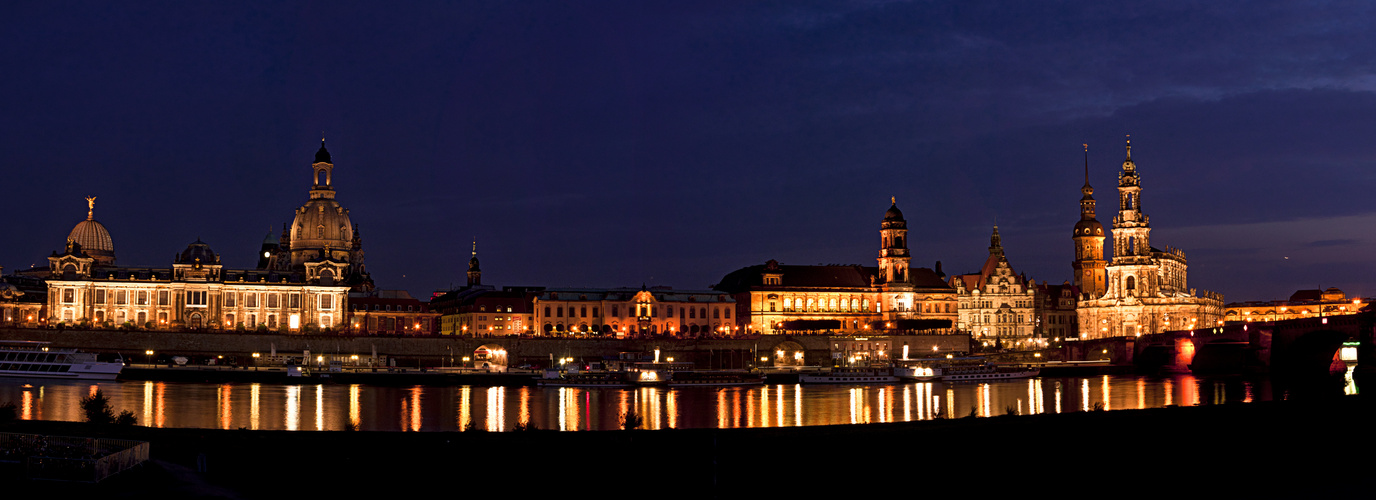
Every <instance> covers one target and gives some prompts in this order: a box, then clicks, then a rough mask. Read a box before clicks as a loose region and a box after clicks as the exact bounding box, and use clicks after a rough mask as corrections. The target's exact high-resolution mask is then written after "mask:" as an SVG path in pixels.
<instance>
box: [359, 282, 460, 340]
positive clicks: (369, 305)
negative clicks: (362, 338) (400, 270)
mask: <svg viewBox="0 0 1376 500" xmlns="http://www.w3.org/2000/svg"><path fill="white" fill-rule="evenodd" d="M439 317H440V314H439V313H437V312H433V311H431V310H430V304H428V303H425V302H421V301H420V300H419V299H416V298H415V297H412V296H411V294H410V293H408V292H406V291H405V290H376V291H373V292H355V293H351V294H349V320H348V324H349V330H350V331H352V332H354V333H361V334H365V335H431V334H434V333H435V332H436V331H437V329H438V326H439V321H438V320H439Z"/></svg>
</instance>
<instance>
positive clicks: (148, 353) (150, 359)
mask: <svg viewBox="0 0 1376 500" xmlns="http://www.w3.org/2000/svg"><path fill="white" fill-rule="evenodd" d="M143 355H144V356H147V357H148V365H149V366H152V365H153V350H152V349H149V350H147V351H143Z"/></svg>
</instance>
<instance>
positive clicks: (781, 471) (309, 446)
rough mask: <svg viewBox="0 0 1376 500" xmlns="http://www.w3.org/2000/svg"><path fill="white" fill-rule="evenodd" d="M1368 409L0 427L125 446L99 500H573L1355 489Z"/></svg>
mask: <svg viewBox="0 0 1376 500" xmlns="http://www.w3.org/2000/svg"><path fill="white" fill-rule="evenodd" d="M1373 416H1376V411H1373V407H1372V405H1371V404H1370V403H1369V402H1368V401H1365V400H1363V399H1360V398H1359V397H1347V398H1340V399H1336V400H1333V401H1325V402H1313V401H1309V402H1305V403H1304V404H1303V405H1299V404H1294V403H1251V404H1231V405H1219V406H1201V407H1187V408H1178V407H1173V408H1158V409H1146V410H1119V411H1106V412H1076V413H1067V414H1051V415H1030V416H1009V417H992V418H961V419H948V420H937V421H923V422H907V423H894V424H865V425H836V426H817V427H792V428H768V429H723V430H717V429H684V430H667V431H594V432H555V431H524V432H506V433H488V432H436V433H398V432H357V431H353V432H351V431H338V432H289V431H246V430H209V429H156V428H146V427H137V426H136V427H126V428H95V427H92V426H89V425H86V424H77V423H67V422H48V421H43V422H39V421H18V422H10V423H5V424H0V432H23V433H39V434H50V435H74V436H95V437H117V438H123V439H137V440H144V441H149V442H150V443H152V447H151V456H152V459H153V463H151V464H150V465H149V466H147V467H144V468H143V469H142V470H137V471H134V472H132V473H128V474H126V475H123V476H122V477H116V478H115V479H112V480H110V481H107V482H106V483H102V484H100V485H97V486H73V485H55V484H53V483H43V484H33V483H28V484H26V486H29V487H35V488H40V489H42V490H45V491H46V490H51V489H54V488H56V491H68V492H71V493H74V494H79V493H83V492H91V493H98V494H100V495H101V496H102V497H111V496H113V497H128V498H134V497H137V498H148V497H155V498H156V497H163V498H166V497H179V498H190V497H196V498H202V497H220V498H276V497H291V496H309V497H320V496H324V497H341V498H357V497H361V496H365V495H375V494H376V495H389V496H395V495H397V494H406V495H420V494H422V493H425V494H427V495H428V494H434V495H444V496H484V497H487V496H496V497H504V496H524V495H527V494H537V493H538V494H546V493H555V494H559V495H560V496H569V497H574V498H581V497H589V498H601V497H609V496H618V497H621V496H636V497H639V496H652V497H690V498H714V497H722V498H728V497H740V496H762V495H767V496H769V497H775V496H779V495H784V494H796V493H802V494H803V495H804V496H805V497H807V498H812V497H817V496H820V495H822V494H823V493H824V492H831V491H837V492H844V493H848V494H849V495H850V496H854V495H860V494H863V492H867V491H868V492H872V493H873V495H872V496H893V495H895V494H901V495H904V496H918V495H930V494H964V495H974V496H979V497H983V496H987V495H991V494H1019V495H1029V496H1033V497H1040V496H1043V495H1046V494H1050V495H1055V496H1071V497H1081V496H1086V497H1088V496H1103V495H1118V494H1127V495H1131V496H1133V497H1138V496H1143V495H1148V494H1172V495H1178V494H1185V495H1190V496H1197V495H1200V494H1209V493H1219V494H1227V495H1228V496H1229V497H1236V496H1239V495H1244V494H1260V495H1261V496H1262V497H1276V496H1285V495H1294V494H1303V495H1304V496H1305V497H1313V496H1315V495H1316V494H1322V493H1326V492H1366V491H1368V487H1367V484H1366V482H1367V475H1366V473H1365V471H1366V469H1367V464H1368V461H1367V460H1366V458H1365V457H1367V456H1369V454H1370V453H1371V451H1372V446H1373V444H1376V439H1373V436H1374V435H1376V432H1373V431H1372V430H1370V427H1369V425H1368V422H1370V421H1371V418H1372V417H1373Z"/></svg>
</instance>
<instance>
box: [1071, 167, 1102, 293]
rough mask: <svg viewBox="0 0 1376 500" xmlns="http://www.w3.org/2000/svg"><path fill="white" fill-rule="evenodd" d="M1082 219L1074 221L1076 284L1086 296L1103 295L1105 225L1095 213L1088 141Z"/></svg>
mask: <svg viewBox="0 0 1376 500" xmlns="http://www.w3.org/2000/svg"><path fill="white" fill-rule="evenodd" d="M1080 192H1081V193H1083V194H1084V196H1082V197H1081V198H1080V222H1077V223H1075V230H1074V231H1073V232H1072V236H1071V239H1073V240H1074V241H1075V261H1074V262H1072V263H1071V267H1073V268H1074V269H1075V287H1076V288H1078V289H1079V290H1080V293H1083V294H1084V296H1085V297H1087V298H1091V299H1097V298H1099V297H1103V296H1104V291H1105V290H1106V288H1107V286H1106V283H1105V280H1106V279H1107V273H1106V272H1105V266H1107V265H1108V262H1107V261H1105V260H1104V225H1103V224H1100V223H1099V219H1097V218H1095V215H1094V188H1093V187H1091V186H1090V185H1089V145H1088V144H1086V145H1085V185H1084V187H1081V188H1080Z"/></svg>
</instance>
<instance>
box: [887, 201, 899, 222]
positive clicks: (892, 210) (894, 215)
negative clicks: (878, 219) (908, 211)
mask: <svg viewBox="0 0 1376 500" xmlns="http://www.w3.org/2000/svg"><path fill="white" fill-rule="evenodd" d="M884 220H903V211H902V210H899V209H898V203H894V204H893V205H892V206H890V207H889V210H888V211H887V212H884Z"/></svg>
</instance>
